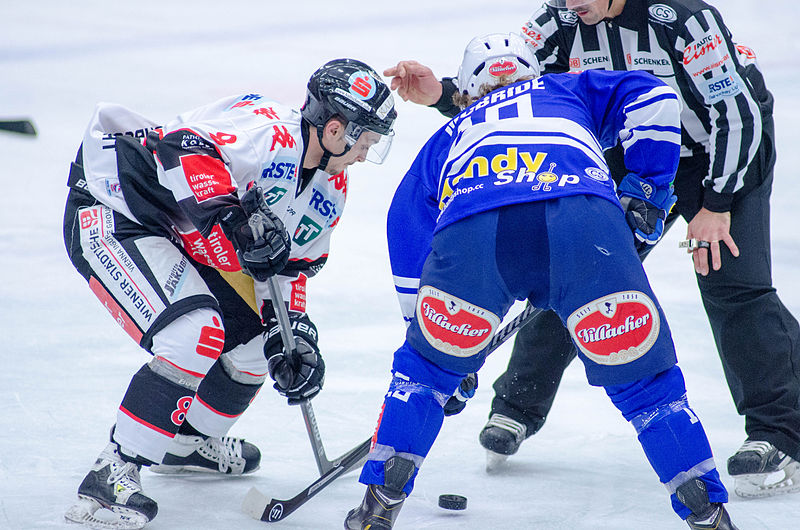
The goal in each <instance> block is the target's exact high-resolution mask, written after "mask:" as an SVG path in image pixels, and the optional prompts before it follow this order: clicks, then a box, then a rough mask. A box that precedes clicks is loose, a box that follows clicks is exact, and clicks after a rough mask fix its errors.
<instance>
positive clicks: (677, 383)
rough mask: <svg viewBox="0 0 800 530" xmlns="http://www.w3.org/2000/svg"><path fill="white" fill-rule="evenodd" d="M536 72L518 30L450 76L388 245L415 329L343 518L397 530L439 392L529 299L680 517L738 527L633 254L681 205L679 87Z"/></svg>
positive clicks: (452, 388)
mask: <svg viewBox="0 0 800 530" xmlns="http://www.w3.org/2000/svg"><path fill="white" fill-rule="evenodd" d="M538 75H539V67H538V63H537V62H536V59H535V57H534V56H533V54H532V53H531V52H530V51H529V50H528V48H527V47H526V46H525V43H524V41H522V39H521V37H519V36H516V35H513V34H508V35H499V34H494V35H487V36H484V37H478V38H476V39H473V41H471V42H470V44H469V45H468V46H467V49H466V51H465V54H464V60H463V62H462V64H461V68H460V70H459V75H458V85H459V92H460V94H459V95H458V96H457V97H458V98H460V100H461V101H459V106H461V107H462V108H463V109H465V110H463V111H462V112H461V113H460V114H459V115H457V116H456V117H455V118H453V119H452V120H451V121H450V122H449V123H448V124H446V125H445V126H444V127H442V128H441V129H439V130H438V131H437V132H436V133H435V134H434V135H433V136H432V137H431V138H430V139H429V140H428V142H427V143H426V144H425V146H424V147H423V148H422V150H421V151H420V153H419V155H418V156H417V158H416V160H415V161H414V162H413V164H412V166H411V168H410V169H409V171H408V172H407V173H406V175H405V177H404V179H403V180H402V182H401V183H400V185H399V187H398V189H397V191H396V193H395V196H394V199H393V202H392V206H391V209H390V211H389V215H388V239H389V251H390V257H391V265H392V272H393V274H394V276H395V282H396V284H397V287H398V292H400V293H407V294H405V295H402V294H401V306H403V312H404V315H405V317H406V319H407V321H409V322H410V324H409V327H408V331H407V334H406V340H405V342H404V344H403V345H402V346H401V347H400V348H399V349H398V350H397V351H396V352H395V354H394V361H393V366H392V373H393V378H392V381H391V384H390V386H389V391H388V392H387V394H386V396H385V399H384V405H383V411H382V415H381V419H380V422H379V425H378V429H377V431H376V434H375V437H374V439H373V447H372V449H371V451H370V454H369V458H368V461H367V463H366V464H365V465H364V468H363V470H362V472H361V477H360V480H361V482H362V483H364V484H366V485H367V491H366V494H365V496H364V500H363V501H362V503H361V505H360V506H358V507H357V508H355V509H353V510H351V511H350V512H349V513H348V515H347V518H346V520H345V528H347V529H349V530H355V529H366V528H369V529H370V530H379V529H383V530H385V529H390V528H392V526H393V525H394V522H395V520H396V518H397V515H398V512H399V510H400V507H401V506H402V504H403V502H404V500H405V498H406V497H407V495H408V494H410V493H411V490H412V488H413V484H414V479H415V477H416V474H417V472H418V470H419V468H420V466H421V465H422V463H423V461H424V459H425V457H426V455H427V454H428V451H429V450H430V448H431V446H432V445H433V442H434V440H435V439H436V437H437V435H438V433H439V430H440V428H441V425H442V422H443V419H444V415H445V413H444V409H443V407H444V405H445V403H446V402H447V401H448V399H450V398H451V396H453V394H454V393H455V392H456V391H457V389H458V387H459V385H460V383H461V381H462V380H463V379H464V377H465V375H466V374H469V373H472V372H476V371H477V370H478V369H479V368H480V367H481V366H482V365H483V363H484V360H485V356H486V346H487V345H488V344H489V342H490V340H491V337H492V336H493V334H494V333H495V331H496V330H497V328H498V325H499V324H500V322H501V320H502V319H503V317H504V315H505V314H506V312H507V311H508V310H509V308H510V307H511V305H512V304H513V303H514V301H515V300H525V299H527V300H529V301H530V303H531V304H532V305H534V306H536V307H540V308H550V309H553V310H554V311H555V312H556V313H557V314H558V315H559V317H560V318H561V319H562V320H563V322H564V323H565V325H566V326H567V327H568V329H569V331H570V334H571V336H572V339H573V341H574V342H575V344H576V345H577V347H578V350H579V355H580V357H581V360H582V361H583V363H584V365H585V369H586V375H587V378H588V380H589V383H590V384H592V385H595V386H602V387H604V388H605V390H606V393H607V394H608V396H609V397H610V398H611V400H612V402H613V403H614V405H615V406H616V407H617V408H618V409H619V410H620V411H621V412H622V414H623V416H624V417H625V418H626V420H628V421H629V422H630V423H631V424H632V425H633V426H634V428H635V429H636V432H637V434H638V438H639V441H640V443H641V445H642V448H643V449H644V451H645V454H646V456H647V458H648V460H649V461H650V464H651V465H652V467H653V469H654V470H655V471H656V473H657V474H658V477H659V479H660V480H661V482H662V483H663V484H664V485H665V487H666V488H667V490H668V492H669V493H670V496H671V501H672V506H673V509H674V510H675V512H676V513H677V514H678V515H679V516H680V517H681V518H683V519H686V521H687V523H688V524H689V526H690V527H691V528H695V529H700V528H714V529H723V530H724V529H728V530H731V529H735V527H734V526H733V524H732V523H731V522H730V517H729V515H728V513H727V511H726V510H725V508H724V504H723V503H725V502H727V499H728V494H727V491H726V490H725V487H724V485H723V484H722V482H721V480H720V477H719V474H718V472H717V470H716V467H715V464H714V458H713V456H712V453H711V448H710V446H709V443H708V440H707V438H706V435H705V432H704V430H703V427H702V425H701V423H700V421H699V419H698V418H697V416H696V415H695V414H694V412H692V410H691V409H690V408H689V404H688V401H687V397H686V389H685V385H684V380H683V375H682V373H681V370H680V368H678V366H677V364H676V362H677V359H676V354H675V347H674V344H673V342H672V338H671V335H670V331H669V327H668V325H667V321H666V319H665V318H664V314H663V312H662V310H661V307H660V306H659V304H658V301H657V300H656V297H655V295H654V294H653V292H652V290H651V288H650V285H649V283H648V281H647V277H646V276H645V273H644V270H643V268H642V265H641V263H640V261H639V258H638V256H637V253H636V248H637V246H642V245H652V244H655V242H656V241H658V239H659V238H660V236H661V234H662V231H663V221H664V218H665V217H666V214H667V212H668V211H669V209H670V208H671V206H672V204H673V203H674V201H675V199H674V196H673V193H672V179H673V176H674V174H675V170H676V167H677V164H678V156H679V145H680V124H679V112H680V103H679V102H678V99H677V96H676V94H675V92H674V91H673V90H672V89H671V88H669V87H668V86H666V85H665V84H664V83H662V82H661V81H659V80H657V79H656V78H655V77H652V76H651V75H649V74H646V73H640V72H630V73H621V72H605V71H587V72H584V73H581V74H558V75H545V76H542V77H538ZM618 141H619V142H621V143H622V146H623V148H624V151H625V163H626V166H627V167H628V169H629V170H630V171H631V173H630V174H628V175H627V177H626V178H625V179H624V180H623V181H622V183H621V184H620V185H619V187H618V189H615V186H614V184H613V181H612V180H611V178H610V177H609V170H608V166H607V165H606V162H605V160H604V159H603V150H604V149H606V148H609V147H611V146H613V145H614V144H616V143H617V142H618ZM631 231H632V232H633V237H632V236H631Z"/></svg>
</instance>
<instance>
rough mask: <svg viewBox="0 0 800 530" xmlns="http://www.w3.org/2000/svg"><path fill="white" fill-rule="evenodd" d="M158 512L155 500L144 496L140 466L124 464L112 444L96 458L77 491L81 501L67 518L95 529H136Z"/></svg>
mask: <svg viewBox="0 0 800 530" xmlns="http://www.w3.org/2000/svg"><path fill="white" fill-rule="evenodd" d="M106 473H108V475H107V476H105V478H104V475H105V474H106ZM137 494H138V496H136V497H134V495H137ZM157 511H158V507H157V505H156V503H155V501H153V500H152V499H150V498H149V497H146V496H144V494H143V493H142V485H141V479H140V477H139V467H138V466H137V465H136V464H134V463H132V462H125V461H123V460H122V459H121V458H120V456H119V453H118V452H117V446H116V444H114V443H113V442H112V443H109V444H108V446H106V448H105V449H104V450H103V452H102V453H100V456H98V457H97V460H96V461H95V463H94V465H93V466H92V469H91V471H90V472H89V474H88V475H87V476H86V478H84V480H83V482H82V483H81V485H80V487H79V488H78V502H77V503H76V504H74V505H73V506H72V507H70V508H69V510H67V512H66V513H65V514H64V518H65V519H66V520H67V521H68V522H71V523H78V524H82V525H84V526H86V527H88V528H93V529H99V530H107V529H111V530H136V529H139V528H143V527H144V525H146V524H147V523H148V522H149V521H150V520H151V519H152V518H153V517H155V515H156V513H157Z"/></svg>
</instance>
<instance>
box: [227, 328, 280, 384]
mask: <svg viewBox="0 0 800 530" xmlns="http://www.w3.org/2000/svg"><path fill="white" fill-rule="evenodd" d="M220 362H222V366H223V367H224V368H225V372H226V373H227V374H228V375H229V376H230V377H231V379H233V380H234V381H236V382H237V383H243V384H245V385H258V384H261V383H263V382H264V380H265V379H266V377H267V373H268V370H267V359H266V357H264V338H263V337H262V336H261V335H258V336H257V337H254V338H253V339H252V340H251V341H250V342H248V343H247V344H240V345H239V346H237V347H235V348H234V349H232V350H231V351H229V352H226V353H225V354H224V355H223V356H222V358H221V359H220Z"/></svg>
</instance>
